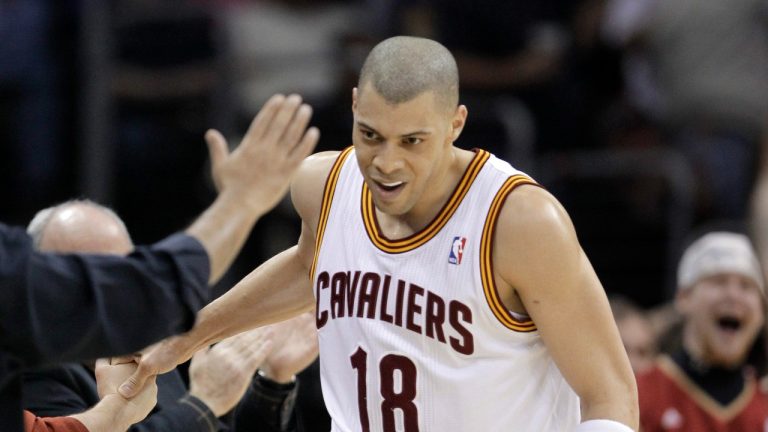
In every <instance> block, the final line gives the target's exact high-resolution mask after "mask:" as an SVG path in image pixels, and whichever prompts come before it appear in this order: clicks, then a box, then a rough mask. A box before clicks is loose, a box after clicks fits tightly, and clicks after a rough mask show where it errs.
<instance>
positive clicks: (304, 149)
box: [289, 126, 320, 166]
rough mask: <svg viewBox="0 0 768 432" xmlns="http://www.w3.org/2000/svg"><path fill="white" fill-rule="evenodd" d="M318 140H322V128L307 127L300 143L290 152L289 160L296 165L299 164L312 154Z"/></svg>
mask: <svg viewBox="0 0 768 432" xmlns="http://www.w3.org/2000/svg"><path fill="white" fill-rule="evenodd" d="M318 140H320V129H318V128H316V127H314V126H313V127H311V128H309V129H307V132H306V133H305V134H304V136H303V137H302V138H301V141H300V142H299V144H298V145H297V146H295V147H294V148H293V150H292V151H291V153H290V154H289V162H290V163H292V164H294V166H298V165H299V164H300V163H301V161H303V160H304V159H306V158H307V156H309V155H310V154H312V150H314V149H315V146H316V145H317V141H318Z"/></svg>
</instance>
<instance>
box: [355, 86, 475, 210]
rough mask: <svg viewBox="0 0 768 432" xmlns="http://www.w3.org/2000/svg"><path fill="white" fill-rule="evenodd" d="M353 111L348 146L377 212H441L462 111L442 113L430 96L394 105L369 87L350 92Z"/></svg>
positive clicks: (463, 114)
mask: <svg viewBox="0 0 768 432" xmlns="http://www.w3.org/2000/svg"><path fill="white" fill-rule="evenodd" d="M352 111H353V113H354V125H353V132H352V142H353V143H354V145H355V154H356V155H357V162H358V165H359V167H360V171H361V172H362V174H363V177H364V178H365V182H366V183H367V184H368V187H369V188H370V190H371V195H372V197H373V201H374V204H375V205H376V208H377V209H378V210H379V211H381V212H384V213H386V214H388V215H393V216H402V215H407V214H414V213H419V212H421V211H424V212H425V213H428V212H429V211H430V209H431V208H432V207H434V206H435V205H437V206H438V208H439V206H440V205H442V202H440V198H441V197H442V196H443V195H442V194H444V191H443V190H442V189H441V186H442V185H444V184H446V181H445V178H446V176H447V175H448V170H449V168H450V165H451V162H453V160H454V158H453V154H452V152H451V149H452V148H453V145H452V144H453V141H454V139H455V138H456V137H457V136H458V131H457V130H460V128H461V126H463V121H464V118H465V116H466V108H464V107H460V108H457V109H456V111H455V112H448V110H446V109H441V107H440V106H439V105H438V104H437V103H436V102H435V97H434V94H433V93H432V92H425V93H422V94H420V95H419V96H417V97H416V98H414V99H412V100H410V101H407V102H403V103H400V104H396V105H394V104H390V103H388V102H387V101H386V100H385V99H384V98H383V97H382V96H381V95H379V94H378V93H377V92H376V90H375V89H374V88H373V87H372V86H371V85H370V84H367V85H366V86H365V88H363V89H362V91H360V92H358V91H355V92H354V93H353V103H352ZM457 118H458V120H457ZM457 125H458V126H457Z"/></svg>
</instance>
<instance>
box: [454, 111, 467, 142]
mask: <svg viewBox="0 0 768 432" xmlns="http://www.w3.org/2000/svg"><path fill="white" fill-rule="evenodd" d="M467 114H468V113H467V107H466V106H465V105H459V106H457V107H456V111H454V113H453V118H452V119H451V142H453V141H456V140H457V139H459V135H461V131H463V130H464V125H465V124H466V122H467Z"/></svg>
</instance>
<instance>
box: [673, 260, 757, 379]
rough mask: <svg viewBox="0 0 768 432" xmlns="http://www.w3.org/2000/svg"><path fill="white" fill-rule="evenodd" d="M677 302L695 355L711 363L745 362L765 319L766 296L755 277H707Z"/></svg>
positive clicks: (734, 363)
mask: <svg viewBox="0 0 768 432" xmlns="http://www.w3.org/2000/svg"><path fill="white" fill-rule="evenodd" d="M677 302H678V308H679V310H680V312H682V313H683V315H684V316H685V319H686V327H685V330H684V335H683V338H684V339H683V340H684V343H685V344H686V347H687V349H688V350H690V351H693V352H692V353H691V354H693V355H695V356H698V357H700V358H699V360H701V361H704V362H705V363H707V364H710V365H718V366H725V367H733V366H738V365H740V364H741V363H743V362H744V360H745V359H746V357H747V355H748V354H749V350H750V349H751V347H752V344H753V343H754V341H755V338H756V337H757V334H758V333H759V332H760V328H761V327H762V325H763V320H764V305H763V297H762V294H761V292H760V288H759V287H758V285H757V284H756V283H755V282H754V281H753V280H752V279H750V278H747V277H744V276H741V275H739V274H732V273H723V274H718V275H714V276H711V277H708V278H704V279H702V280H700V281H698V282H697V283H696V284H695V285H694V286H693V287H691V288H689V289H687V290H684V291H682V292H680V294H679V296H678V299H677Z"/></svg>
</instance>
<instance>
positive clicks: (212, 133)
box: [205, 129, 229, 167]
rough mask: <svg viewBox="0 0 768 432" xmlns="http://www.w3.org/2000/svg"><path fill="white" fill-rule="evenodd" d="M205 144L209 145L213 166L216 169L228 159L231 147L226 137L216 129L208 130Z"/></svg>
mask: <svg viewBox="0 0 768 432" xmlns="http://www.w3.org/2000/svg"><path fill="white" fill-rule="evenodd" d="M205 142H206V143H207V144H208V154H209V155H210V157H211V165H212V166H214V167H217V166H219V164H220V163H221V162H222V161H223V160H224V159H226V158H227V155H228V154H229V147H228V146H227V140H226V138H224V135H222V134H221V132H219V131H217V130H216V129H208V130H207V131H206V132H205Z"/></svg>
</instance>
